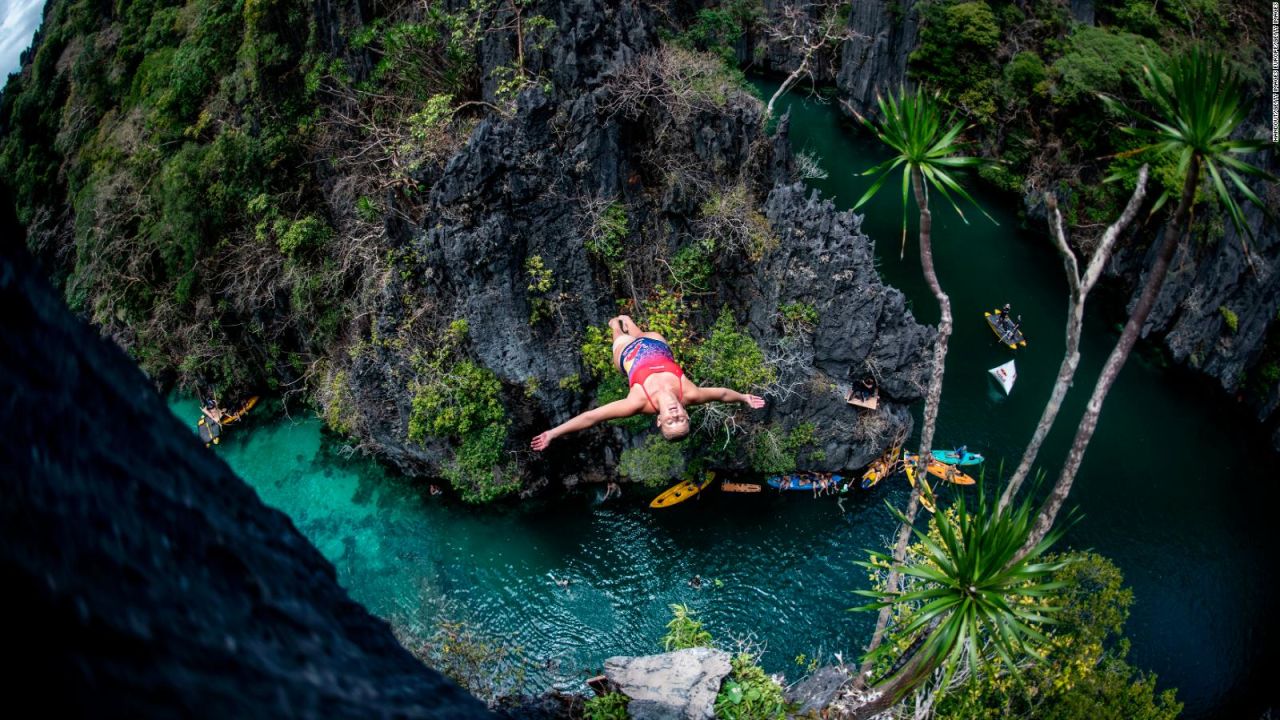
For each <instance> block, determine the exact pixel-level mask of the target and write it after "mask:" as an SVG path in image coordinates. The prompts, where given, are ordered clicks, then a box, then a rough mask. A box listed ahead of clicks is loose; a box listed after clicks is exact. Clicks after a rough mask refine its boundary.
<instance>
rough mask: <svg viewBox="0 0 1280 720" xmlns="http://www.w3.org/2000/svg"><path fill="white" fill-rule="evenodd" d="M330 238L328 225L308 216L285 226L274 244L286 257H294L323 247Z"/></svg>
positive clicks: (331, 233) (330, 231) (330, 232)
mask: <svg viewBox="0 0 1280 720" xmlns="http://www.w3.org/2000/svg"><path fill="white" fill-rule="evenodd" d="M332 237H333V229H332V228H330V227H329V224H328V223H326V222H325V221H323V220H321V219H320V218H318V217H315V216H314V215H308V216H306V217H304V218H302V219H301V220H297V221H294V222H291V223H289V224H288V225H287V226H285V228H284V232H283V233H281V234H280V235H279V237H278V238H277V240H276V242H277V243H278V244H279V246H280V252H282V253H284V254H285V256H286V257H295V256H297V255H300V254H303V253H308V252H312V251H314V250H318V249H320V248H322V247H324V245H325V244H326V243H328V242H329V240H330V238H332Z"/></svg>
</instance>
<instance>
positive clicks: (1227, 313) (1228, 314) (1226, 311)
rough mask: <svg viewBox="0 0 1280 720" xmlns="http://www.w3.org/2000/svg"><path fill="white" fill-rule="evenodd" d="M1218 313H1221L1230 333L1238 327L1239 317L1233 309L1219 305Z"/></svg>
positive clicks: (1234, 331)
mask: <svg viewBox="0 0 1280 720" xmlns="http://www.w3.org/2000/svg"><path fill="white" fill-rule="evenodd" d="M1218 314H1220V315H1222V320H1223V322H1225V323H1226V324H1227V329H1228V330H1230V331H1231V334H1232V335H1234V334H1235V333H1236V332H1237V331H1238V330H1239V329H1240V317H1239V316H1238V315H1236V313H1235V311H1234V310H1232V309H1231V308H1229V307H1227V306H1226V305H1220V306H1219V307H1218Z"/></svg>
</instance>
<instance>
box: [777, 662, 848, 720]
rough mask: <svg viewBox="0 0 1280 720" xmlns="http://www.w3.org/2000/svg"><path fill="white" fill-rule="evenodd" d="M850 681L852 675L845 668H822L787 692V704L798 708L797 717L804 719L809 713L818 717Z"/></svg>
mask: <svg viewBox="0 0 1280 720" xmlns="http://www.w3.org/2000/svg"><path fill="white" fill-rule="evenodd" d="M850 679H852V675H851V674H850V673H849V670H848V669H847V668H845V667H843V666H835V665H826V666H823V667H820V668H818V669H817V670H815V671H814V673H813V674H812V675H810V676H809V677H807V678H805V679H804V680H802V681H800V682H799V683H796V685H795V687H793V688H791V689H789V690H787V695H786V697H787V702H789V703H792V704H794V705H795V706H796V711H795V715H796V716H799V717H804V716H806V715H808V714H809V713H813V714H815V715H817V714H818V713H821V712H822V711H823V710H825V709H826V708H827V707H828V706H830V705H831V703H832V702H833V701H834V700H835V699H836V697H838V696H839V695H840V691H841V690H842V689H843V688H844V686H845V685H846V684H848V682H849V680H850Z"/></svg>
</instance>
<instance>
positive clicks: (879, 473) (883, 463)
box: [862, 448, 899, 490]
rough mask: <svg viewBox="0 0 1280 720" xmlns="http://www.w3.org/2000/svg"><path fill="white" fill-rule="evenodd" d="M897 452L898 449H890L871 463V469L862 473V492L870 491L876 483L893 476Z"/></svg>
mask: <svg viewBox="0 0 1280 720" xmlns="http://www.w3.org/2000/svg"><path fill="white" fill-rule="evenodd" d="M898 452H899V450H898V448H890V449H889V450H888V451H886V452H885V454H884V455H881V456H880V457H878V458H876V459H875V460H874V461H872V463H871V467H869V468H867V471H866V472H864V473H862V489H863V490H870V489H871V488H873V487H875V486H876V483H878V482H880V481H881V480H883V479H885V478H886V477H888V476H890V475H892V474H893V470H894V466H895V465H896V464H897V462H896V461H897V459H898Z"/></svg>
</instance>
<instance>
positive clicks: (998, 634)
mask: <svg viewBox="0 0 1280 720" xmlns="http://www.w3.org/2000/svg"><path fill="white" fill-rule="evenodd" d="M978 497H979V499H978V506H977V508H976V511H971V510H970V509H969V508H968V507H967V505H966V503H965V500H964V497H963V496H961V498H960V499H959V500H958V501H957V503H956V504H955V505H954V506H953V507H952V511H953V512H954V515H955V517H954V519H953V518H952V516H951V512H939V513H937V514H936V515H934V522H935V523H936V525H937V530H938V539H935V538H933V537H931V536H930V535H929V534H927V533H925V532H922V531H920V530H918V529H917V530H914V532H915V534H916V537H917V539H918V540H919V541H920V544H921V546H922V547H923V549H924V554H923V557H921V558H919V559H918V560H916V561H914V562H909V563H907V564H903V565H900V566H898V569H899V570H900V571H901V572H902V573H903V574H905V575H909V576H911V577H914V578H916V579H917V580H918V581H919V582H917V583H915V585H916V587H915V588H913V589H911V590H908V591H903V592H898V593H889V592H885V591H883V590H858V591H856V592H857V593H858V594H859V595H863V596H865V597H870V598H872V599H873V600H875V602H872V603H870V604H868V605H864V606H861V607H858V608H853V609H854V610H878V609H880V608H882V607H885V606H888V605H899V604H907V605H909V606H913V607H914V606H917V605H918V606H919V607H918V608H917V609H915V610H914V611H913V613H912V614H911V615H910V617H909V619H908V621H907V622H906V624H905V626H904V627H902V628H901V630H900V632H901V633H902V635H903V636H905V637H910V636H916V635H919V634H922V633H923V634H925V636H926V639H925V640H924V643H923V645H922V646H921V647H920V649H919V650H918V652H920V653H923V654H924V656H925V666H926V667H927V668H928V670H929V672H932V670H933V669H936V668H938V667H945V668H946V675H947V677H950V675H951V674H952V673H953V672H954V671H955V669H956V667H957V666H958V664H959V662H960V661H961V660H962V659H967V662H968V664H969V665H970V667H975V666H976V665H978V664H979V662H980V660H981V655H982V648H983V647H985V646H986V645H987V643H989V644H990V646H991V647H992V648H994V650H995V653H996V654H997V655H998V656H999V658H1000V659H1001V661H1002V662H1003V663H1004V664H1005V665H1007V666H1008V667H1009V668H1010V670H1012V671H1013V672H1017V664H1018V662H1019V660H1020V659H1022V658H1026V657H1036V655H1035V653H1034V651H1035V649H1036V648H1037V647H1038V646H1040V645H1041V644H1042V643H1044V642H1045V641H1046V640H1047V638H1046V637H1045V635H1044V634H1043V633H1042V632H1041V631H1040V630H1039V629H1038V626H1041V625H1044V624H1048V623H1052V622H1054V620H1053V617H1052V616H1053V614H1054V612H1055V611H1056V610H1057V608H1056V606H1054V605H1053V604H1052V603H1048V602H1045V599H1046V598H1049V597H1051V596H1052V595H1053V593H1054V592H1055V591H1057V590H1059V589H1061V588H1062V587H1064V584H1063V583H1060V582H1054V581H1052V579H1051V578H1052V575H1053V573H1054V572H1056V571H1057V570H1059V569H1060V568H1062V567H1063V566H1064V564H1065V563H1063V562H1054V563H1046V562H1039V561H1038V560H1039V558H1040V557H1041V556H1042V555H1043V554H1044V553H1045V551H1046V550H1048V548H1049V547H1050V546H1051V545H1053V544H1054V543H1055V542H1057V540H1058V539H1059V538H1060V537H1061V536H1062V533H1063V532H1064V531H1065V527H1066V525H1064V526H1063V527H1059V528H1057V529H1055V530H1053V531H1052V532H1050V533H1049V534H1048V535H1046V536H1045V538H1044V539H1043V540H1042V541H1041V542H1040V543H1039V544H1037V545H1036V546H1035V547H1033V548H1032V549H1031V551H1030V552H1028V553H1026V554H1025V555H1023V556H1022V557H1019V553H1020V551H1021V549H1022V547H1023V546H1024V544H1025V543H1026V541H1027V537H1028V536H1029V535H1030V533H1031V530H1032V528H1033V526H1034V524H1035V515H1034V512H1033V510H1032V504H1031V502H1030V501H1029V500H1024V501H1023V502H1022V503H1020V504H1018V505H1017V506H1013V505H1010V506H1007V507H1005V508H1003V509H997V508H995V507H992V504H991V503H989V502H988V500H987V497H986V493H984V492H983V491H982V488H981V486H979V488H978ZM890 510H892V511H893V512H894V514H896V515H898V517H899V519H900V520H905V518H903V517H902V515H901V513H899V512H898V511H897V510H896V509H894V508H892V507H890ZM871 557H872V562H859V563H858V564H859V565H861V566H863V567H866V568H869V569H879V568H883V567H884V566H885V564H886V563H890V564H891V563H892V558H890V557H889V556H887V555H885V554H883V553H878V552H872V553H871ZM891 651H892V650H891V646H890V645H883V646H881V647H880V648H879V649H878V650H877V651H876V653H877V654H885V653H888V652H891Z"/></svg>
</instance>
